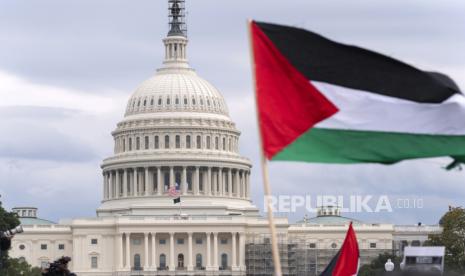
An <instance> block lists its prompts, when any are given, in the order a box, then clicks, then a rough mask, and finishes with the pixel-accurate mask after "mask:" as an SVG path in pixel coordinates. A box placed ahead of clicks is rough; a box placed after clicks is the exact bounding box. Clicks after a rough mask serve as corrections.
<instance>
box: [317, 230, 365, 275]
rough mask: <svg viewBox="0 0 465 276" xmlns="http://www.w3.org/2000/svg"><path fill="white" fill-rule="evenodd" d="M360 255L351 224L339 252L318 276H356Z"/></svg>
mask: <svg viewBox="0 0 465 276" xmlns="http://www.w3.org/2000/svg"><path fill="white" fill-rule="evenodd" d="M359 259H360V253H359V251H358V243H357V237H356V236H355V231H354V228H353V227H352V223H350V225H349V230H347V234H346V238H345V240H344V243H343V244H342V247H341V249H340V250H339V252H338V253H337V254H336V256H334V258H333V259H332V260H331V262H330V263H329V264H328V266H327V267H326V268H325V270H324V271H323V272H322V273H321V274H320V276H353V275H357V272H358V267H359Z"/></svg>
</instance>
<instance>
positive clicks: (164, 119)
mask: <svg viewBox="0 0 465 276" xmlns="http://www.w3.org/2000/svg"><path fill="white" fill-rule="evenodd" d="M174 27H176V26H174ZM187 42H188V40H187V37H186V35H185V33H184V32H182V31H181V30H180V29H175V30H173V26H172V30H170V32H169V33H168V36H167V37H166V38H165V39H163V43H164V46H165V59H164V61H163V66H162V67H161V68H160V69H158V70H157V71H156V72H155V74H154V75H153V76H152V77H150V78H149V79H147V80H146V81H144V82H142V83H141V84H140V85H139V86H138V87H137V88H136V89H135V92H134V93H133V94H132V95H131V97H130V98H129V100H128V103H127V105H126V110H125V114H124V118H123V119H122V120H121V121H120V122H119V123H118V124H117V127H116V129H115V130H114V131H113V132H112V135H113V139H114V154H113V155H112V156H110V157H108V158H106V159H105V160H104V161H103V163H102V166H101V167H102V170H103V199H102V204H101V205H100V207H99V208H98V209H97V214H98V215H99V216H114V215H157V216H158V215H168V216H170V215H175V214H179V213H180V212H181V211H180V210H179V209H180V208H179V207H180V205H181V204H182V213H183V214H187V215H190V216H200V215H202V216H205V215H232V214H234V215H253V216H256V215H258V209H257V208H256V207H255V206H253V205H252V203H251V200H250V168H251V162H250V160H249V159H247V158H245V157H243V156H241V155H240V153H239V136H240V131H239V130H237V129H236V125H235V124H234V122H233V121H232V120H231V118H230V117H229V112H228V108H227V106H226V102H225V100H224V98H223V96H222V95H221V93H220V92H219V91H218V90H217V89H216V88H215V87H214V86H213V85H212V84H210V83H209V82H208V81H206V80H204V79H203V78H201V77H199V76H198V75H197V74H196V72H195V71H194V69H192V68H191V67H190V66H189V63H188V60H187ZM176 197H179V198H180V201H181V202H180V203H174V202H173V198H176Z"/></svg>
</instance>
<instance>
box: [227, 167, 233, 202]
mask: <svg viewBox="0 0 465 276" xmlns="http://www.w3.org/2000/svg"><path fill="white" fill-rule="evenodd" d="M228 191H229V197H232V196H233V182H232V172H231V169H229V170H228Z"/></svg>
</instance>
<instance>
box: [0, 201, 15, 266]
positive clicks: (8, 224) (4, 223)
mask: <svg viewBox="0 0 465 276" xmlns="http://www.w3.org/2000/svg"><path fill="white" fill-rule="evenodd" d="M18 225H19V219H18V216H17V215H16V214H15V213H13V212H7V211H6V210H5V209H4V208H3V207H2V202H1V201H0V231H1V232H4V231H6V230H9V229H12V228H14V227H16V226H18ZM7 267H8V251H0V272H1V270H2V269H6V268H7ZM2 275H3V274H2Z"/></svg>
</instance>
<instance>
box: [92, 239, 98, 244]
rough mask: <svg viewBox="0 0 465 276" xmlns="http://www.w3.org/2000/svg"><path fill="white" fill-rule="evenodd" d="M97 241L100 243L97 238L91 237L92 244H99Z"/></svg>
mask: <svg viewBox="0 0 465 276" xmlns="http://www.w3.org/2000/svg"><path fill="white" fill-rule="evenodd" d="M97 243H98V240H97V239H91V240H90V244H94V245H95V244H97Z"/></svg>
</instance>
